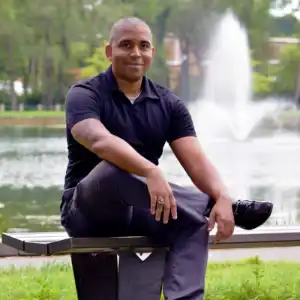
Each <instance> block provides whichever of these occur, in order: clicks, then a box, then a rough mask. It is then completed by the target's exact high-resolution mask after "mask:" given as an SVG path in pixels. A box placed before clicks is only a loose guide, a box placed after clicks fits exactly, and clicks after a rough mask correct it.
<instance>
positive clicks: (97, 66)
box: [79, 42, 110, 78]
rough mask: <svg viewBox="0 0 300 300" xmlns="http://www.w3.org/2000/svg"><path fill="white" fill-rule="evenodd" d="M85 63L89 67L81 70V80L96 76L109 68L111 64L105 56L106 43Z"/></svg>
mask: <svg viewBox="0 0 300 300" xmlns="http://www.w3.org/2000/svg"><path fill="white" fill-rule="evenodd" d="M85 63H86V64H87V65H86V66H84V67H83V68H81V70H80V74H79V76H80V78H88V77H92V76H95V75H97V74H98V73H100V72H103V71H105V70H106V69H107V68H108V67H109V65H110V62H109V60H108V59H107V58H106V55H105V42H104V43H103V44H102V45H100V47H98V48H96V49H95V50H94V53H93V55H92V56H91V57H89V58H87V59H85Z"/></svg>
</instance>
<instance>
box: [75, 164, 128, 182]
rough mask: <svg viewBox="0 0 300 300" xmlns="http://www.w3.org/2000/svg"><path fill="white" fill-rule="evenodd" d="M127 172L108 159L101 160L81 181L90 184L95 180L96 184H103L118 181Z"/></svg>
mask: <svg viewBox="0 0 300 300" xmlns="http://www.w3.org/2000/svg"><path fill="white" fill-rule="evenodd" d="M124 174H125V172H124V171H122V170H121V169H119V168H118V167H116V166H115V165H113V164H112V163H109V162H107V161H102V162H100V163H99V164H98V165H97V166H96V167H95V168H94V169H93V170H92V171H91V172H90V173H89V174H88V175H87V176H86V177H85V178H84V179H83V180H82V181H81V182H80V184H81V185H85V184H88V185H90V184H91V183H92V182H94V183H95V184H96V185H100V184H101V185H103V184H107V183H110V185H111V184H112V183H113V182H116V181H118V180H119V179H120V178H121V177H122V176H124Z"/></svg>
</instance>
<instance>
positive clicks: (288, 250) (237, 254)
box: [0, 247, 300, 268]
mask: <svg viewBox="0 0 300 300" xmlns="http://www.w3.org/2000/svg"><path fill="white" fill-rule="evenodd" d="M299 253H300V247H278V248H277V247H274V248H251V249H249V248H245V249H222V250H216V249H214V250H210V252H209V261H210V262H220V261H226V260H232V261H236V260H240V259H244V258H248V257H253V256H256V255H258V256H259V257H260V258H261V259H262V260H265V261H268V260H285V261H293V262H299V263H300V255H299ZM49 262H55V263H70V257H69V256H54V257H9V258H0V268H9V267H11V266H15V267H26V266H30V265H31V266H34V267H40V266H42V265H43V264H45V263H49Z"/></svg>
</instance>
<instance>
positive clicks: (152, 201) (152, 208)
mask: <svg viewBox="0 0 300 300" xmlns="http://www.w3.org/2000/svg"><path fill="white" fill-rule="evenodd" d="M157 200H158V198H157V196H156V195H152V194H150V212H151V215H155V209H156V203H157Z"/></svg>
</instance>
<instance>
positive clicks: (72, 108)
mask: <svg viewBox="0 0 300 300" xmlns="http://www.w3.org/2000/svg"><path fill="white" fill-rule="evenodd" d="M66 119H67V124H68V127H69V128H71V133H72V135H73V137H74V138H75V140H76V141H77V142H78V143H80V144H81V145H83V146H84V147H86V148H87V149H88V150H90V151H91V152H93V153H95V154H96V155H98V156H99V157H100V158H101V159H103V160H106V161H108V162H111V163H113V164H114V165H116V166H117V167H119V168H120V169H123V170H125V171H127V172H129V173H131V174H136V175H138V176H142V177H146V179H147V188H148V192H149V195H150V202H151V203H150V211H151V214H152V215H155V219H156V220H157V221H159V220H160V219H161V217H162V215H163V221H164V223H168V220H169V217H170V213H171V214H172V217H173V218H174V219H176V218H177V211H176V201H175V199H174V197H173V193H172V190H171V188H170V186H169V184H168V182H167V181H166V180H165V178H164V176H163V174H162V172H161V170H160V169H159V168H158V167H157V166H156V165H155V164H153V163H152V162H150V161H149V160H147V159H146V158H144V157H143V156H141V155H140V154H139V153H138V152H137V151H135V150H134V148H132V147H131V146H130V145H129V144H128V143H127V142H126V141H124V140H122V139H120V138H119V137H117V136H115V135H113V134H111V133H110V132H109V131H108V130H107V129H106V128H105V126H104V125H103V124H102V122H101V103H98V102H97V101H96V99H95V98H94V97H93V95H92V94H90V93H89V92H86V91H84V89H81V90H80V89H79V90H77V91H71V92H69V93H68V95H67V99H66ZM159 200H163V213H162V212H161V208H160V207H159V206H158V205H157V202H158V201H159Z"/></svg>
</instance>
